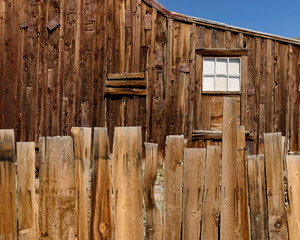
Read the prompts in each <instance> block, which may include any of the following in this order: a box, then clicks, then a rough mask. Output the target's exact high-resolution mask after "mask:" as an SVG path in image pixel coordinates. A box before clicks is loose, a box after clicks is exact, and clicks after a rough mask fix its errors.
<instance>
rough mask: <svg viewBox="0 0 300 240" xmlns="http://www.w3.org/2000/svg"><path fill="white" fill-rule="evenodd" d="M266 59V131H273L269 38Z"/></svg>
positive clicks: (271, 62) (271, 57)
mask: <svg viewBox="0 0 300 240" xmlns="http://www.w3.org/2000/svg"><path fill="white" fill-rule="evenodd" d="M266 60H267V61H266V122H267V123H268V124H266V132H274V99H273V91H274V90H273V89H274V52H273V42H272V41H271V40H267V55H266Z"/></svg>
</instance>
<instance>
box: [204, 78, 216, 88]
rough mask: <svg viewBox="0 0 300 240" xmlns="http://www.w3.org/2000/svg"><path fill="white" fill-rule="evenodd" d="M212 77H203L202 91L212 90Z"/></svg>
mask: <svg viewBox="0 0 300 240" xmlns="http://www.w3.org/2000/svg"><path fill="white" fill-rule="evenodd" d="M214 81H215V78H214V77H203V91H214V87H215V83H214Z"/></svg>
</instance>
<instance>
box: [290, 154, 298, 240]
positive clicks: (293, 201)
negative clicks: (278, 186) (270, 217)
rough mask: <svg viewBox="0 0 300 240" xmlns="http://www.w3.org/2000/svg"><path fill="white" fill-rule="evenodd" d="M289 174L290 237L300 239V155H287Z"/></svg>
mask: <svg viewBox="0 0 300 240" xmlns="http://www.w3.org/2000/svg"><path fill="white" fill-rule="evenodd" d="M287 173H288V174H287V175H288V181H287V183H288V196H289V209H288V218H287V220H288V230H289V239H290V240H296V239H300V205H299V202H300V199H299V197H300V175H299V174H300V156H299V155H293V156H292V155H289V156H287Z"/></svg>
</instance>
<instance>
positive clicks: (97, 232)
mask: <svg viewBox="0 0 300 240" xmlns="http://www.w3.org/2000/svg"><path fill="white" fill-rule="evenodd" d="M110 165H111V161H110V157H109V139H108V133H107V129H106V128H95V129H94V143H93V170H92V181H91V197H90V198H91V210H90V224H89V238H90V239H99V240H104V239H111V237H112V235H113V232H114V223H113V211H112V185H111V167H110Z"/></svg>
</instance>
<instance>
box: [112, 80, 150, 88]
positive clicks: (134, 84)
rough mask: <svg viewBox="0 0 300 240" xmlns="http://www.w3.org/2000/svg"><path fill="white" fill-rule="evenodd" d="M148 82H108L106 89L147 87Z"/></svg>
mask: <svg viewBox="0 0 300 240" xmlns="http://www.w3.org/2000/svg"><path fill="white" fill-rule="evenodd" d="M146 86H147V82H146V81H143V80H142V81H134V80H126V81H115V80H108V81H106V87H146Z"/></svg>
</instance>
